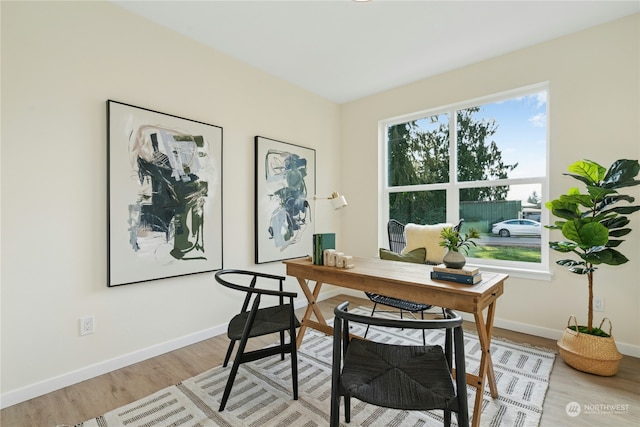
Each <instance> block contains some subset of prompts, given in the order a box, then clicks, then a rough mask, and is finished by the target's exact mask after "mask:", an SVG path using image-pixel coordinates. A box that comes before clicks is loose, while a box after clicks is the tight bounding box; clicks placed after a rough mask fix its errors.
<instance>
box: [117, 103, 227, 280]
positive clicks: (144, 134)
mask: <svg viewBox="0 0 640 427" xmlns="http://www.w3.org/2000/svg"><path fill="white" fill-rule="evenodd" d="M107 121H108V126H107V141H108V144H107V145H108V148H107V151H108V152H107V162H108V165H107V173H108V179H107V186H108V189H107V197H108V221H107V223H108V226H107V228H108V231H107V234H108V251H107V257H108V267H107V276H108V277H107V284H108V286H119V285H126V284H130V283H137V282H145V281H149V280H157V279H164V278H168V277H176V276H184V275H187V274H194V273H203V272H209V271H215V270H219V269H221V268H222V128H221V127H219V126H214V125H210V124H207V123H202V122H198V121H195V120H189V119H185V118H182V117H178V116H174V115H170V114H164V113H160V112H157V111H153V110H149V109H146V108H141V107H136V106H133V105H128V104H124V103H121V102H117V101H112V100H109V101H107Z"/></svg>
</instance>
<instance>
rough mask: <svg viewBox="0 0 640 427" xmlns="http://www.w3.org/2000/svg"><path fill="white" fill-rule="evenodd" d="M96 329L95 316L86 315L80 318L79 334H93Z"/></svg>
mask: <svg viewBox="0 0 640 427" xmlns="http://www.w3.org/2000/svg"><path fill="white" fill-rule="evenodd" d="M95 331H96V317H95V316H86V317H81V318H80V335H89V334H93V333H94V332H95Z"/></svg>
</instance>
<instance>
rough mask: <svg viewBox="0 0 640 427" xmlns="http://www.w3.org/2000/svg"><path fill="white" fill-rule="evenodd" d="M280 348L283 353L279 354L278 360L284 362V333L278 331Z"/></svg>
mask: <svg viewBox="0 0 640 427" xmlns="http://www.w3.org/2000/svg"><path fill="white" fill-rule="evenodd" d="M280 346H281V347H282V349H283V351H282V353H280V360H284V331H280Z"/></svg>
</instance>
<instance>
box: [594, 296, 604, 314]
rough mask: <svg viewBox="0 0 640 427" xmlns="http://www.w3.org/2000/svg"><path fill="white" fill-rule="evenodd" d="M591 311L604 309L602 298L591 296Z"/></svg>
mask: <svg viewBox="0 0 640 427" xmlns="http://www.w3.org/2000/svg"><path fill="white" fill-rule="evenodd" d="M593 311H604V298H599V297H594V298H593Z"/></svg>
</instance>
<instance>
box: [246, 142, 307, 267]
mask: <svg viewBox="0 0 640 427" xmlns="http://www.w3.org/2000/svg"><path fill="white" fill-rule="evenodd" d="M315 191H316V150H314V149H312V148H306V147H302V146H300V145H295V144H290V143H287V142H283V141H278V140H275V139H271V138H266V137H263V136H256V137H255V236H256V238H255V262H256V264H262V263H267V262H273V261H280V260H285V259H291V258H299V257H304V256H307V255H311V252H312V246H313V225H314V224H313V223H312V218H313V214H314V212H312V206H313V203H311V200H312V199H313V196H314V195H315Z"/></svg>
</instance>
